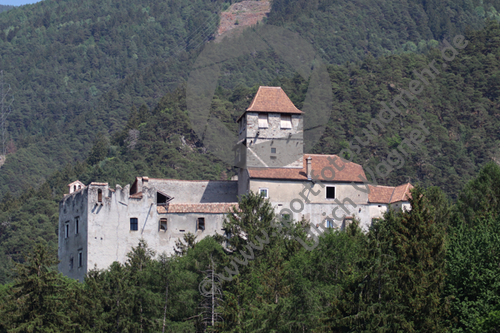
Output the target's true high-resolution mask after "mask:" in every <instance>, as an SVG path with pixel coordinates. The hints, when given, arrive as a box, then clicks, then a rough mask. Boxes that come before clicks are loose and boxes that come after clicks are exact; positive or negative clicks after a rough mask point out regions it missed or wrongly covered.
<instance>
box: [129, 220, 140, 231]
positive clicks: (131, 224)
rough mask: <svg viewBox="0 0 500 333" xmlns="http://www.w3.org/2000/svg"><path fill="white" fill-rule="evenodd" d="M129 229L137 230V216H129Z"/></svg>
mask: <svg viewBox="0 0 500 333" xmlns="http://www.w3.org/2000/svg"><path fill="white" fill-rule="evenodd" d="M130 230H132V231H137V230H139V220H138V219H137V217H132V218H130Z"/></svg>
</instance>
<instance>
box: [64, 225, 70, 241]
mask: <svg viewBox="0 0 500 333" xmlns="http://www.w3.org/2000/svg"><path fill="white" fill-rule="evenodd" d="M68 237H69V221H67V222H66V223H65V224H64V238H68Z"/></svg>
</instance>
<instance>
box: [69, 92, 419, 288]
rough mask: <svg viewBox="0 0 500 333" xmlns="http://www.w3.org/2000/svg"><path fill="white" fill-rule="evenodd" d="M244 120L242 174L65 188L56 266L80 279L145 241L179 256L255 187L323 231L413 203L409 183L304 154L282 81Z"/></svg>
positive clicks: (365, 222)
mask: <svg viewBox="0 0 500 333" xmlns="http://www.w3.org/2000/svg"><path fill="white" fill-rule="evenodd" d="M238 124H239V140H238V142H237V143H236V146H235V166H236V167H237V168H238V176H237V180H231V181H208V180H202V181H187V180H175V179H156V178H148V177H137V178H136V180H135V182H134V183H133V184H132V186H130V185H127V186H125V187H123V188H122V187H121V186H119V185H117V186H116V187H115V188H111V187H110V186H109V185H108V183H90V184H89V185H87V186H85V185H84V184H83V183H81V182H79V181H75V182H73V183H71V184H69V185H68V186H69V193H68V194H66V195H65V197H64V198H63V200H62V201H61V202H60V206H59V260H60V264H59V270H60V271H61V272H62V273H63V274H65V275H67V276H69V277H72V278H75V279H79V280H80V281H82V280H83V278H84V276H85V274H86V273H87V272H88V271H89V270H90V269H94V268H97V269H105V268H107V267H109V266H110V265H111V264H112V263H113V262H114V261H118V262H125V261H126V258H127V257H126V255H127V253H128V252H129V251H130V250H131V248H132V247H134V246H137V244H138V242H139V240H140V239H144V240H146V241H147V243H148V245H149V246H150V247H151V248H153V249H155V250H156V251H157V252H159V253H162V252H166V253H167V254H173V253H174V246H175V242H176V241H177V240H178V239H180V238H182V237H183V236H184V235H185V234H186V233H188V232H191V233H193V234H194V235H196V236H197V240H198V241H199V240H201V239H203V238H204V237H206V236H208V235H214V234H223V233H224V230H223V221H224V216H225V213H226V212H228V211H229V210H230V209H231V208H232V207H235V206H236V207H237V201H238V196H241V195H243V194H245V193H249V192H250V191H253V192H256V193H260V194H261V195H263V196H265V197H267V198H269V200H270V201H271V203H272V205H273V207H274V208H275V210H276V213H277V214H278V216H280V215H281V216H282V217H286V218H293V220H301V219H306V220H308V221H310V222H311V223H313V224H315V225H316V226H317V227H319V226H321V227H322V228H345V226H346V225H347V224H348V223H350V222H351V221H352V220H353V219H354V218H356V219H358V220H360V223H361V227H362V228H363V229H365V230H367V229H368V228H369V226H370V225H371V223H372V221H373V220H374V219H379V218H381V217H383V214H384V213H385V211H386V210H387V209H388V207H393V208H395V209H409V207H410V206H409V201H408V200H409V195H410V192H409V191H410V190H411V188H412V185H411V184H403V185H401V186H398V187H390V186H372V185H369V184H368V183H367V181H366V176H365V173H364V171H363V168H362V167H361V166H360V165H359V164H356V163H352V162H348V161H345V160H342V159H340V158H339V157H338V156H337V155H317V154H304V153H303V144H304V142H303V113H302V111H300V110H298V109H297V108H296V107H295V106H294V105H293V103H292V102H291V101H290V99H289V98H288V96H286V94H285V92H284V91H283V90H282V89H281V88H280V87H260V88H259V90H258V92H257V94H256V96H255V97H254V100H253V101H252V103H251V105H250V107H249V108H248V109H247V110H246V111H245V113H244V114H243V115H242V116H241V117H240V118H239V119H238Z"/></svg>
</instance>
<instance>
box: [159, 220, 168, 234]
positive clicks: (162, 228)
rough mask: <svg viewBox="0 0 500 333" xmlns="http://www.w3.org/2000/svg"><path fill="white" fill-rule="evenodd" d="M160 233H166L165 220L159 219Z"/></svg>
mask: <svg viewBox="0 0 500 333" xmlns="http://www.w3.org/2000/svg"><path fill="white" fill-rule="evenodd" d="M160 231H167V219H166V218H162V219H160Z"/></svg>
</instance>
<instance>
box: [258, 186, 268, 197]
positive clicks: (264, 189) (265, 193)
mask: <svg viewBox="0 0 500 333" xmlns="http://www.w3.org/2000/svg"><path fill="white" fill-rule="evenodd" d="M259 194H260V195H261V196H263V197H264V198H267V197H268V191H267V188H259Z"/></svg>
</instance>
